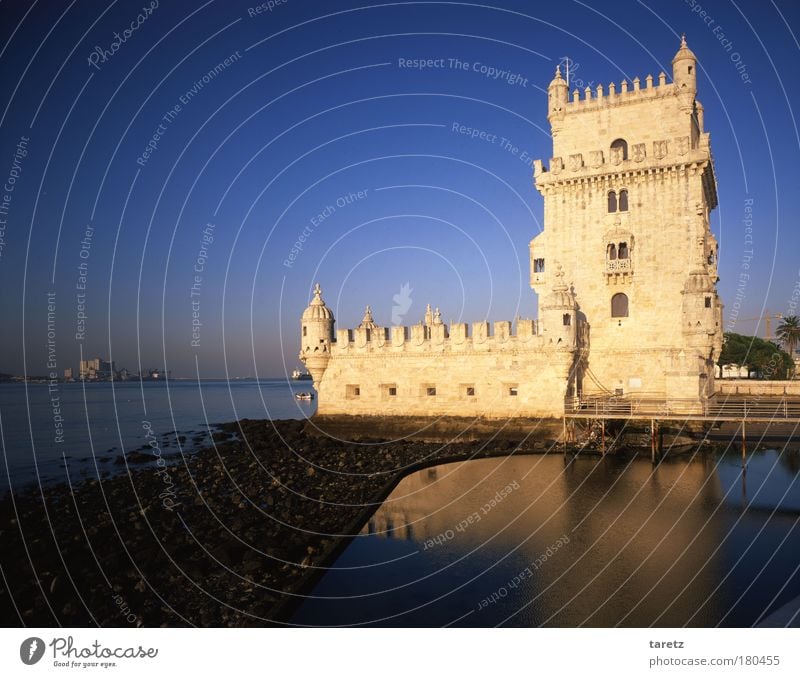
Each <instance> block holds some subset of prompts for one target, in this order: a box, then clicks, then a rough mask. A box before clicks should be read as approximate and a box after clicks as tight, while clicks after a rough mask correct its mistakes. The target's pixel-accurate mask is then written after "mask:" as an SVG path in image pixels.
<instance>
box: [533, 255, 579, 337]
mask: <svg viewBox="0 0 800 677" xmlns="http://www.w3.org/2000/svg"><path fill="white" fill-rule="evenodd" d="M556 268H557V269H556V273H555V278H556V283H555V284H554V285H553V289H552V291H551V292H550V293H549V294H548V295H547V296H545V297H544V299H543V300H542V303H541V304H540V306H539V308H540V315H541V318H542V321H543V325H544V326H543V329H544V334H545V336H548V337H549V338H550V340H551V341H552V342H553V343H556V344H559V345H561V346H562V347H565V348H567V347H568V348H573V347H574V346H575V345H576V338H575V337H576V334H575V327H576V325H577V322H578V303H577V302H576V300H575V292H574V291H573V290H572V289H570V288H569V287H568V286H567V284H566V282H564V271H563V270H562V269H561V265H558V266H556Z"/></svg>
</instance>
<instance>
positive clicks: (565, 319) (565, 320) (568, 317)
mask: <svg viewBox="0 0 800 677" xmlns="http://www.w3.org/2000/svg"><path fill="white" fill-rule="evenodd" d="M562 321H563V323H564V326H565V327H569V326H570V324H571V323H572V315H570V314H569V313H564V317H563V318H562Z"/></svg>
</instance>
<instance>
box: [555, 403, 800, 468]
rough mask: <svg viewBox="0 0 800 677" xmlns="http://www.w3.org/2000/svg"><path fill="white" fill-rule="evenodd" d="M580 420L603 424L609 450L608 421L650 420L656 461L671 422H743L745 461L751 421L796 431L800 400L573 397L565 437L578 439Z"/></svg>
mask: <svg viewBox="0 0 800 677" xmlns="http://www.w3.org/2000/svg"><path fill="white" fill-rule="evenodd" d="M577 419H583V420H587V421H598V422H599V423H600V428H601V429H600V443H601V445H602V446H601V452H602V453H603V454H605V451H606V422H607V421H609V420H615V421H647V422H649V426H648V432H649V433H650V453H651V458H652V461H653V463H656V462H657V461H658V459H660V458H662V457H663V446H664V445H663V433H664V431H663V429H662V427H661V424H662V423H664V422H668V421H680V422H687V421H697V422H704V423H710V424H716V423H724V422H733V423H738V424H739V430H738V432H739V434H740V435H741V444H742V462H743V463H744V462H745V457H746V454H747V424H748V423H756V424H758V423H762V424H777V423H782V424H788V425H794V426H795V430H796V429H797V426H800V399H798V398H794V399H791V398H786V397H783V398H776V397H750V398H742V397H736V396H726V395H723V396H715V397H713V398H710V399H709V400H707V401H706V402H703V403H698V402H697V401H694V400H663V399H657V398H647V397H640V398H633V397H630V396H628V397H623V396H609V397H603V398H591V399H585V400H571V401H568V402H566V403H565V405H564V440H565V441H566V442H569V441H570V440H571V439H574V426H575V421H576V420H577Z"/></svg>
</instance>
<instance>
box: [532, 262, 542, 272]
mask: <svg viewBox="0 0 800 677" xmlns="http://www.w3.org/2000/svg"><path fill="white" fill-rule="evenodd" d="M533 272H534V273H543V272H544V259H534V260H533Z"/></svg>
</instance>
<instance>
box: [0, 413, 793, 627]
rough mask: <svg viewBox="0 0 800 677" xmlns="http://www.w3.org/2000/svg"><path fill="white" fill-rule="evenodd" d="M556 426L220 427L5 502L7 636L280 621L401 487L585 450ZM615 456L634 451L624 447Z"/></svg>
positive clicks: (2, 562)
mask: <svg viewBox="0 0 800 677" xmlns="http://www.w3.org/2000/svg"><path fill="white" fill-rule="evenodd" d="M561 425H562V424H561V423H558V425H555V424H553V423H552V422H550V423H547V422H541V424H540V425H539V429H538V431H537V432H535V433H534V434H531V433H530V431H529V432H528V433H526V434H521V433H520V431H519V430H516V431H515V430H511V429H508V430H504V431H503V432H502V433H501V434H491V435H484V434H480V435H472V437H481V438H482V439H481V440H477V439H469V437H467V436H462V437H459V438H457V439H456V440H454V441H450V442H446V443H441V442H440V443H436V442H433V441H431V440H430V439H428V438H432V437H435V435H433V434H432V432H431V430H426V431H421V432H420V434H419V435H418V436H416V438H415V437H414V436H412V437H407V438H405V439H403V438H395V439H396V441H392V442H387V441H385V440H380V439H374V438H371V436H370V434H369V431H370V430H376V429H377V428H376V427H375V424H374V422H373V423H372V424H371V426H370V427H366V428H365V427H363V426H362V427H361V430H360V434H359V435H353V434H352V433H353V431H346V430H344V429H343V428H342V426H341V422H339V424H338V426H337V422H335V421H325V420H324V419H312V422H305V421H273V422H270V421H250V420H243V421H240V422H238V423H231V424H224V425H221V426H219V427H218V429H217V430H218V431H217V432H215V433H214V434H213V436H212V441H211V443H209V445H208V446H205V447H203V448H201V449H200V450H199V451H196V452H193V453H191V454H186V455H180V454H177V455H176V454H174V453H173V454H172V456H170V455H168V454H165V453H163V451H162V449H161V448H160V447H161V446H167V445H165V444H163V443H162V444H161V445H158V444H154V445H152V447H151V449H150V450H144V451H143V450H141V449H139V450H136V451H131V452H129V453H128V454H127V455H126V456H125V457H120V458H119V459H118V461H119V462H120V463H121V464H122V465H121V467H122V468H123V469H124V470H125V472H123V473H122V474H118V475H115V476H112V477H108V478H105V477H104V478H102V479H101V480H99V481H98V480H97V479H89V480H87V481H85V482H82V483H80V484H77V485H73V486H70V485H67V484H60V485H54V486H45V487H43V488H42V489H39V488H38V487H34V488H31V489H28V490H26V491H24V492H16V493H14V494H13V495H11V494H6V495H5V496H3V497H2V498H0V542H1V543H2V548H0V567H1V571H0V573H2V578H0V610H1V613H2V624H3V625H4V626H20V625H23V624H24V625H28V626H55V625H63V626H73V627H74V626H78V627H82V626H93V625H100V626H116V627H131V626H134V627H135V626H147V627H158V626H168V627H180V626H192V625H197V626H263V625H272V624H281V623H283V622H285V621H286V620H287V619H288V618H289V617H290V615H291V612H292V611H293V609H294V608H295V606H296V604H297V603H299V602H300V601H301V600H302V595H303V594H305V593H308V592H309V591H310V590H311V588H312V587H313V585H314V583H315V582H316V581H317V580H318V578H319V576H320V575H321V573H322V572H323V571H324V569H325V567H327V566H328V565H330V564H331V563H332V562H333V561H334V559H335V558H336V557H337V556H338V554H339V552H341V550H342V549H343V548H344V547H345V546H346V545H347V543H348V542H349V537H351V536H352V535H353V534H355V533H357V532H358V531H359V530H360V529H361V527H362V526H363V524H364V523H365V522H366V521H367V519H368V518H369V516H370V515H371V514H372V512H373V511H374V510H375V509H376V508H377V507H378V506H379V505H380V504H381V503H382V501H383V500H384V499H385V497H386V496H387V495H388V494H389V493H390V491H391V490H392V489H393V488H394V486H396V484H397V482H398V481H399V480H400V479H401V478H402V477H404V476H405V475H406V474H408V473H409V472H412V471H414V470H417V469H421V468H423V467H426V466H430V465H435V464H439V463H443V462H449V461H456V460H467V459H476V458H486V457H490V456H502V455H507V454H511V453H514V454H528V453H561V452H562V451H568V452H575V451H577V450H578V449H579V447H580V445H579V447H575V446H571V447H567V448H566V449H564V447H563V446H559V445H557V443H556V440H557V439H558V437H559V432H560V428H561ZM320 426H321V427H322V428H324V429H325V431H324V432H322V431H321V430H320V429H319V427H320ZM380 430H381V431H383V432H384V433H385V432H386V431H385V430H384V429H383V428H382V427H381V428H380ZM796 432H797V431H796V430H795V431H794V434H795V435H796ZM326 433H327V434H326ZM728 434H729V435H730V433H728ZM174 435H175V436H176V439H175V440H173V441H172V444H174V443H175V442H177V441H178V439H179V438H178V433H174ZM733 436H735V432H734V433H733V435H731V437H733ZM789 437H790V438H791V437H792V435H789ZM420 438H423V439H420ZM445 439H447V438H445ZM729 439H730V438H729ZM344 440H355V441H344ZM646 446H649V442H648V445H646ZM173 448H174V447H173ZM615 448H616V450H617V452H616V453H626V454H627V453H631V452H630V451H629V450H630V448H631V447H630V446H629V445H628V443H626V444H625V445H624V447H623V446H621V445H616V447H615ZM694 448H695V449H696V448H697V442H695V444H694ZM619 449H626V451H619ZM582 451H583V452H587V451H588V452H592V451H594V452H597V447H596V445H587V446H583V449H582ZM643 452H644V453H649V451H648V450H643ZM634 453H635V452H634ZM118 467H120V466H118Z"/></svg>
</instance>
